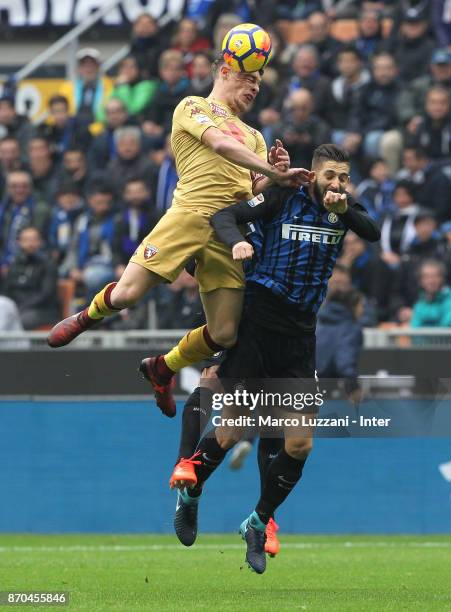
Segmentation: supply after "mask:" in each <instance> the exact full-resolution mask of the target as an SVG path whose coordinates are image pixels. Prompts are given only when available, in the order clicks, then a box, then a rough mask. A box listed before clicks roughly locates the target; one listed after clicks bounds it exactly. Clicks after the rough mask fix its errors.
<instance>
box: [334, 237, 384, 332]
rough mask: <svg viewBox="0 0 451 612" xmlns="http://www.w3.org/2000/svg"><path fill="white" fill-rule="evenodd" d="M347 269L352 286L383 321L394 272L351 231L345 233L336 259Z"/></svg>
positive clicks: (369, 246)
mask: <svg viewBox="0 0 451 612" xmlns="http://www.w3.org/2000/svg"><path fill="white" fill-rule="evenodd" d="M338 261H339V263H340V264H341V265H344V266H346V267H347V268H348V269H349V270H350V272H351V279H352V285H353V286H354V287H356V288H357V289H359V291H361V292H362V293H363V294H364V295H365V296H366V298H368V299H369V300H370V301H371V302H372V303H373V304H374V305H375V307H376V309H377V318H378V321H387V320H388V318H389V314H390V295H391V292H392V288H393V283H394V274H393V272H392V270H391V269H390V267H389V266H388V265H387V264H386V263H385V262H384V261H383V259H382V258H381V257H380V256H379V254H378V253H376V252H375V251H374V249H373V247H372V246H371V245H370V244H368V243H366V242H365V241H364V240H362V239H361V238H359V237H358V236H357V235H356V234H354V232H348V233H347V234H346V236H345V240H344V244H343V251H342V254H341V256H340V259H339V260H338Z"/></svg>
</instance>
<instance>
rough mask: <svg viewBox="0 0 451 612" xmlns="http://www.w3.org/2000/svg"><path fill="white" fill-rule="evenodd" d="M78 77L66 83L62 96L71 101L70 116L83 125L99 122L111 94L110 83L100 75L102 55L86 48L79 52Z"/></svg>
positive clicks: (63, 86) (62, 89)
mask: <svg viewBox="0 0 451 612" xmlns="http://www.w3.org/2000/svg"><path fill="white" fill-rule="evenodd" d="M76 57H77V62H78V76H77V78H76V79H75V81H74V82H72V81H66V82H65V83H63V85H62V86H61V87H60V91H59V93H60V95H62V96H64V97H65V98H67V100H68V101H69V107H70V114H71V115H76V116H77V119H78V120H79V122H80V124H81V125H84V126H87V125H89V124H91V123H95V122H96V121H99V120H100V119H99V115H100V113H101V110H102V108H103V106H104V104H105V102H106V100H108V98H109V96H110V94H111V86H110V85H109V81H108V80H107V79H105V78H104V77H102V76H101V74H100V53H99V51H98V50H97V49H93V48H90V47H89V48H85V49H80V51H78V52H77V55H76Z"/></svg>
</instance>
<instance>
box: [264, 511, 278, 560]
mask: <svg viewBox="0 0 451 612" xmlns="http://www.w3.org/2000/svg"><path fill="white" fill-rule="evenodd" d="M277 531H279V525H278V524H277V523H276V521H275V520H274V519H273V518H270V519H269V523H268V524H267V525H266V542H265V552H266V553H268V555H269V556H270V557H275V556H276V555H277V553H278V552H279V550H280V542H279V539H278V537H277Z"/></svg>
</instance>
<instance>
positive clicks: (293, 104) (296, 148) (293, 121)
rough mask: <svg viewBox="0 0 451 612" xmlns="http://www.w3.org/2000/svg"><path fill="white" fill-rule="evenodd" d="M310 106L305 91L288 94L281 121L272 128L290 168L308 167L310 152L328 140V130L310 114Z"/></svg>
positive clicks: (311, 101) (311, 111) (311, 99)
mask: <svg viewBox="0 0 451 612" xmlns="http://www.w3.org/2000/svg"><path fill="white" fill-rule="evenodd" d="M313 105H314V102H313V96H312V94H311V93H310V92H309V91H308V89H297V90H295V91H293V92H291V94H290V95H289V97H288V98H287V100H286V103H285V110H286V112H284V113H283V118H284V119H283V121H282V122H280V123H279V124H277V125H275V126H274V135H275V137H276V138H280V139H281V140H282V142H283V144H284V146H285V148H286V149H287V151H288V153H289V154H290V159H291V164H292V166H293V167H298V168H299V167H300V168H308V167H310V164H311V161H312V155H313V151H314V149H315V148H316V147H317V146H319V145H320V144H322V143H324V142H329V141H330V130H329V127H328V126H327V125H326V123H325V122H324V121H322V120H321V119H320V118H319V117H317V116H316V115H315V114H314V112H313V110H314V109H313ZM271 140H273V139H271Z"/></svg>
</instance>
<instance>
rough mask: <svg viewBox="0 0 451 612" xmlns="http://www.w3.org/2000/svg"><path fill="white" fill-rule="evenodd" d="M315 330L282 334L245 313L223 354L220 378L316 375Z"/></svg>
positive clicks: (305, 377)
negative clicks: (235, 341) (231, 343)
mask: <svg viewBox="0 0 451 612" xmlns="http://www.w3.org/2000/svg"><path fill="white" fill-rule="evenodd" d="M315 349H316V337H315V334H314V333H305V334H300V333H296V334H294V335H293V336H285V335H282V334H280V333H278V332H274V331H271V330H269V329H266V328H265V327H262V326H261V325H258V323H255V322H254V321H252V320H251V318H250V316H249V315H245V316H244V317H243V319H242V321H241V324H240V328H239V331H238V341H237V343H236V344H235V346H234V347H233V348H231V349H229V350H228V351H227V352H226V354H225V358H224V360H223V362H222V363H221V367H220V369H219V373H218V375H219V376H220V378H242V379H247V378H302V379H315V367H316V358H315Z"/></svg>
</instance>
